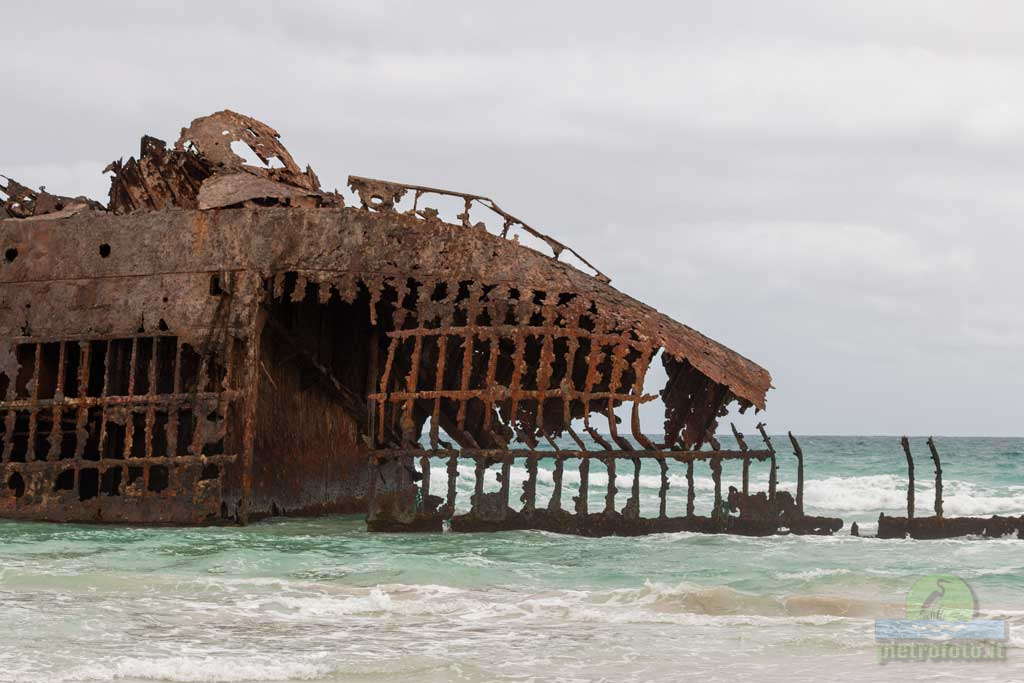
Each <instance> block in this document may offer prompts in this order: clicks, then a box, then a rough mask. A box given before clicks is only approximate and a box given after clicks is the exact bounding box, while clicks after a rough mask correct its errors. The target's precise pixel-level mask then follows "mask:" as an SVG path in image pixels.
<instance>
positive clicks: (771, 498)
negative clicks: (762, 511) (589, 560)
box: [757, 422, 779, 503]
mask: <svg viewBox="0 0 1024 683" xmlns="http://www.w3.org/2000/svg"><path fill="white" fill-rule="evenodd" d="M764 428H765V424H764V422H758V423H757V431H759V432H761V438H762V439H764V445H765V446H767V447H768V452H769V453H771V454H772V455H771V466H772V468H771V471H770V472H768V502H770V503H774V502H775V488H776V486H778V483H779V473H778V467H777V466H776V463H775V447H774V446H772V440H771V439H770V438H769V437H768V432H766V431H765V430H764Z"/></svg>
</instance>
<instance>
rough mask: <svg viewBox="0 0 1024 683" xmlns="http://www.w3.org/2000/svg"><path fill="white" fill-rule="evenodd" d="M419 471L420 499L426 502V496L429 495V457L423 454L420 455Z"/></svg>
mask: <svg viewBox="0 0 1024 683" xmlns="http://www.w3.org/2000/svg"><path fill="white" fill-rule="evenodd" d="M420 472H421V473H422V474H423V478H422V479H420V500H422V501H423V503H424V504H426V502H427V496H429V495H430V458H428V457H427V456H425V455H424V456H422V457H420Z"/></svg>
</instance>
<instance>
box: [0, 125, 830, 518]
mask: <svg viewBox="0 0 1024 683" xmlns="http://www.w3.org/2000/svg"><path fill="white" fill-rule="evenodd" d="M239 144H241V145H244V147H245V148H247V149H248V150H251V152H252V153H253V154H255V155H256V157H258V159H259V162H260V163H247V162H246V161H245V159H243V158H242V157H241V156H239V154H238V153H237V151H238V149H239V147H238V146H239ZM106 170H107V171H108V172H110V173H111V174H112V175H111V187H110V194H109V201H108V202H107V204H106V205H105V206H104V205H102V204H100V203H99V202H96V201H93V200H90V199H87V198H84V197H67V196H59V195H55V194H52V193H50V192H49V191H47V190H45V189H39V190H33V189H30V188H28V187H26V186H24V185H21V184H19V183H17V182H16V181H14V180H12V179H8V178H3V182H2V183H0V191H2V193H3V194H2V195H0V197H5V198H4V199H3V202H2V204H0V254H2V260H0V517H7V518H20V519H35V520H51V521H88V522H127V523H149V524H215V523H242V524H244V523H247V522H249V521H251V520H255V519H259V518H263V517H267V516H271V515H315V514H323V513H332V512H353V513H355V512H365V513H366V514H367V522H368V525H369V528H370V529H373V530H431V529H440V528H442V526H450V528H452V529H454V530H474V529H503V528H547V529H552V530H556V531H566V532H571V533H584V534H593V535H602V534H611V533H616V534H631V533H647V532H651V531H664V530H673V529H695V530H703V531H729V532H734V533H774V532H776V531H778V530H780V529H788V530H791V531H794V532H798V533H831V532H832V531H835V530H836V529H838V528H839V526H841V524H842V523H841V521H839V520H832V519H824V518H814V517H807V516H805V515H804V514H803V503H802V473H803V469H802V467H803V465H802V463H803V458H802V454H799V453H798V451H799V444H798V443H797V442H796V440H795V439H793V445H794V447H795V452H797V454H798V459H799V467H800V472H799V474H800V482H801V483H800V489H801V490H798V491H797V495H796V498H794V497H793V496H791V495H790V494H788V493H786V492H782V491H776V490H775V482H776V474H775V473H776V453H775V450H774V448H773V447H772V445H771V441H770V439H768V437H767V435H766V434H763V429H762V434H763V436H764V442H765V447H764V448H762V449H760V450H758V449H754V448H748V447H747V446H746V443H745V442H744V440H743V438H742V435H738V443H739V444H740V445H741V448H739V449H737V450H724V449H722V448H721V446H720V445H719V444H718V443H717V441H715V438H714V434H715V429H716V427H717V426H718V421H719V419H720V418H721V417H722V416H724V415H726V413H727V410H728V409H729V407H730V405H732V404H738V406H739V407H740V408H741V409H744V410H745V409H748V408H755V409H758V410H759V409H762V408H764V406H765V395H766V393H767V391H768V390H769V388H770V384H771V379H770V376H769V373H768V372H767V371H766V370H765V369H764V368H762V367H760V366H758V365H757V364H756V363H754V362H752V361H750V360H748V359H746V358H744V357H743V356H741V355H740V354H738V353H736V352H734V351H732V350H730V349H728V348H726V347H724V346H723V345H721V344H719V343H717V342H715V341H713V340H711V339H709V338H707V337H705V336H703V335H701V334H700V333H698V332H696V331H695V330H693V329H691V328H690V327H687V326H686V325H683V324H680V323H678V322H676V321H674V320H672V319H670V318H669V317H667V316H665V315H663V314H661V313H659V312H657V311H655V310H654V309H652V308H650V307H649V306H646V305H644V304H642V303H640V302H638V301H636V300H634V299H632V298H630V297H629V296H627V295H625V294H623V293H621V292H619V291H618V290H616V289H615V288H613V287H612V286H611V285H610V280H609V278H608V277H606V276H605V275H604V274H602V273H601V272H600V271H598V270H596V269H595V268H594V267H593V266H592V265H591V264H590V263H589V262H588V261H587V260H586V259H584V258H583V256H581V255H580V254H579V253H577V252H576V251H575V250H573V249H572V248H570V247H568V246H566V245H565V244H563V243H561V242H559V241H558V240H556V239H554V238H552V237H550V236H548V235H546V234H544V233H542V232H540V231H539V230H536V229H535V228H533V227H531V226H530V225H528V224H527V223H525V222H523V221H522V220H520V219H518V218H516V217H515V216H513V215H512V214H510V213H508V212H506V211H505V210H504V209H502V208H501V207H500V206H498V204H496V203H495V202H494V201H492V200H491V199H488V198H487V197H483V196H478V195H473V194H466V193H460V192H451V191H447V190H441V189H437V188H432V187H425V186H417V185H407V184H402V183H395V182H390V181H382V180H374V179H369V178H362V177H357V176H352V177H350V178H349V186H350V188H351V190H352V192H353V194H352V195H350V204H355V205H346V202H345V198H344V196H343V195H342V194H341V193H339V192H337V191H334V192H329V191H325V190H324V189H322V188H321V186H320V181H319V179H318V178H317V176H316V174H315V173H314V172H313V170H312V169H311V168H309V167H308V166H307V167H306V168H305V169H303V168H301V167H300V166H299V165H298V164H297V163H296V162H295V160H294V159H293V158H292V156H291V155H290V154H289V152H288V151H287V150H286V149H285V147H284V146H283V145H282V144H281V142H280V139H279V135H278V133H277V132H276V131H274V130H273V129H272V128H270V127H269V126H267V125H265V124H263V123H261V122H259V121H257V120H255V119H252V118H250V117H247V116H243V115H240V114H237V113H234V112H231V111H222V112H218V113H215V114H213V115H210V116H206V117H202V118H198V119H196V120H195V121H193V122H192V124H191V125H190V126H188V127H187V128H184V129H183V130H182V131H181V136H180V138H179V139H178V140H177V142H176V143H175V144H174V145H173V146H171V147H169V146H168V145H167V144H166V143H165V142H163V141H161V140H158V139H156V138H153V137H149V136H146V137H143V138H142V143H141V149H140V152H139V156H138V157H137V158H129V159H128V160H127V161H124V160H118V161H115V162H113V163H111V164H110V166H109V167H108V168H107V169H106ZM352 197H356V198H357V199H352ZM438 197H440V198H443V199H445V200H446V201H448V202H453V201H454V202H457V203H458V205H459V206H460V207H461V212H460V213H459V214H458V215H457V216H456V217H455V218H454V219H450V220H448V221H446V220H445V219H444V218H443V217H442V216H441V214H440V212H439V211H438V210H437V209H436V207H433V208H432V207H431V206H430V205H429V204H430V202H431V200H432V199H436V198H438ZM481 214H484V215H485V218H486V220H487V221H490V225H489V226H488V224H486V223H485V222H484V221H483V220H478V218H479V216H480V215H481ZM519 236H522V237H523V238H524V239H525V238H529V239H531V240H532V241H533V242H534V243H535V244H537V245H539V246H541V247H542V248H544V249H546V250H548V251H549V252H550V253H541V252H540V251H537V250H535V249H532V248H530V247H527V246H525V245H524V244H521V243H520V242H519ZM570 261H571V263H570ZM574 264H575V265H574ZM655 361H657V362H660V363H661V364H663V366H664V368H665V371H666V373H667V377H668V381H667V384H666V385H665V386H664V388H663V389H662V390H661V391H660V392H659V393H658V394H647V393H644V382H645V378H646V376H647V373H648V370H649V369H650V366H651V364H652V363H653V362H655ZM657 400H660V401H661V403H662V404H663V406H664V415H665V418H664V430H663V434H662V435H660V436H659V437H658V438H656V439H655V438H652V437H650V436H648V435H646V434H644V433H643V432H642V431H641V429H640V419H639V408H640V406H641V405H642V404H644V403H647V402H650V401H657ZM730 459H731V460H741V461H742V462H743V473H744V484H743V490H742V491H737V490H733V491H731V492H728V494H726V493H723V492H722V491H721V486H720V473H721V466H722V461H723V460H730ZM515 460H518V461H520V462H521V463H523V466H524V467H525V469H526V471H527V472H528V473H529V476H528V477H527V478H526V480H525V481H524V482H523V483H522V491H521V492H519V491H517V492H516V495H515V497H516V498H518V500H519V501H520V502H521V503H522V505H521V506H520V505H513V504H512V503H511V502H510V499H511V498H512V492H511V491H510V489H511V483H510V481H511V477H510V467H511V466H512V463H513V461H515ZM542 460H545V461H550V462H551V463H552V467H553V479H554V493H553V494H552V495H551V496H550V499H549V500H546V501H538V500H537V471H538V463H539V462H540V461H542ZM644 461H646V462H648V463H651V462H653V463H657V466H658V468H659V471H660V473H661V475H660V476H661V481H662V487H661V490H660V500H661V508H660V510H659V511H658V514H657V515H656V516H654V517H650V518H645V517H641V516H640V514H639V489H638V487H639V484H638V483H637V482H638V480H639V477H634V484H633V488H632V490H631V491H629V492H627V493H628V495H627V496H625V500H624V501H623V500H622V498H621V497H620V499H619V500H620V502H622V507H621V509H620V507H619V503H617V502H616V496H617V494H618V490H617V488H616V487H615V468H616V467H617V466H618V467H628V468H632V469H633V471H634V472H635V473H639V471H640V468H641V465H642V462H644ZM752 461H753V462H758V461H766V462H769V463H770V467H771V477H770V485H769V491H767V492H762V493H759V494H753V493H750V491H749V490H748V483H747V473H748V470H749V467H750V465H751V462H752ZM595 462H596V463H600V465H601V466H603V468H604V469H605V470H606V471H607V473H608V475H609V476H608V486H607V492H606V495H605V497H604V505H603V506H601V507H597V508H594V509H591V508H590V507H588V505H589V496H588V473H589V469H590V466H591V463H595ZM432 463H433V466H434V467H444V468H445V469H444V472H445V475H446V481H447V482H448V486H447V489H446V490H440V491H431V490H430V484H431V476H430V468H431V465H432ZM460 463H466V464H471V465H472V468H473V469H472V472H473V475H472V476H473V477H474V485H473V486H472V494H471V495H470V497H471V501H470V507H469V509H468V510H466V509H463V510H462V511H461V512H460V511H459V509H457V507H458V506H457V501H456V497H457V488H458V487H457V481H458V480H459V479H460V477H465V476H466V475H465V473H460V471H459V464H460ZM695 463H698V464H702V465H703V466H707V467H710V471H711V473H712V475H713V476H714V477H715V483H716V485H715V501H714V505H713V508H712V510H713V512H712V514H711V515H709V516H706V517H699V516H697V515H695V514H694V505H693V502H694V487H693V483H692V482H693V468H694V464H695ZM567 465H569V466H572V467H575V468H577V469H578V472H579V485H578V492H577V493H578V495H576V496H575V497H574V498H573V500H572V501H571V502H570V501H568V500H566V501H565V504H564V505H563V501H562V497H563V496H562V477H563V472H564V469H565V467H566V466H567ZM670 465H672V466H681V467H685V468H686V473H687V479H688V482H689V491H688V495H687V506H686V510H685V514H680V515H675V516H673V515H670V514H669V513H668V511H667V509H666V493H667V491H668V488H669V480H668V475H667V472H668V468H669V466H670ZM492 468H493V470H494V471H497V473H498V479H497V480H498V481H499V482H500V487H499V489H498V490H496V491H486V490H485V487H484V480H485V473H486V472H487V471H488V470H491V469H492ZM438 494H440V495H438ZM566 497H567V498H568V496H566ZM730 509H731V510H732V511H733V512H735V511H737V510H738V511H739V515H738V516H731V515H729V514H728V510H730Z"/></svg>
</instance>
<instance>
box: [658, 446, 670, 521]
mask: <svg viewBox="0 0 1024 683" xmlns="http://www.w3.org/2000/svg"><path fill="white" fill-rule="evenodd" d="M658 467H660V468H661V488H659V489H658V500H659V503H658V517H660V518H662V519H664V518H666V517H668V463H666V462H665V458H658Z"/></svg>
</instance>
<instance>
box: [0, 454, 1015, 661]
mask: <svg viewBox="0 0 1024 683" xmlns="http://www.w3.org/2000/svg"><path fill="white" fill-rule="evenodd" d="M938 442H939V447H940V450H941V452H942V454H943V469H944V475H945V476H944V480H945V493H946V495H945V512H946V514H947V515H959V514H983V513H984V514H990V513H1000V514H1022V513H1024V486H1022V485H1021V484H1024V477H1022V474H1024V466H1022V463H1024V439H940V440H939V441H938ZM801 443H802V445H803V447H804V451H805V453H806V454H807V482H806V484H805V486H806V506H807V511H808V512H809V513H815V514H830V515H835V516H840V517H843V518H844V519H845V520H846V522H847V527H848V525H849V523H850V522H851V521H854V520H856V521H858V522H859V523H860V526H861V529H862V533H870V532H871V531H872V530H873V527H874V524H873V523H874V520H876V519H877V516H878V512H879V511H882V510H884V511H886V512H889V513H892V514H899V513H900V512H901V510H902V509H903V507H904V505H905V479H904V467H905V461H904V460H903V456H902V453H901V452H900V451H899V447H898V442H897V441H896V440H895V439H893V438H889V437H887V438H868V437H829V438H825V437H817V438H812V437H808V438H805V439H803V440H802V441H801ZM776 444H777V445H780V451H781V450H783V449H782V448H781V444H783V441H781V440H780V439H778V438H776ZM914 451H915V453H916V454H918V460H917V473H918V479H919V484H920V486H919V488H918V491H917V502H918V505H919V514H922V515H923V514H928V511H927V507H928V506H929V505H930V503H931V500H932V495H933V492H932V490H931V487H930V462H929V461H928V460H927V459H926V453H927V450H926V448H925V447H924V444H923V442H915V443H914ZM786 452H787V453H788V451H786ZM787 457H788V456H783V457H781V459H780V464H781V476H780V479H781V482H782V483H781V486H782V487H783V488H789V489H792V488H793V486H792V484H791V479H793V471H792V469H793V468H792V462H791V460H792V459H791V458H789V459H788V460H787ZM676 467H677V468H678V466H676ZM434 469H435V471H434V476H435V477H436V482H437V486H438V487H439V486H440V485H441V482H442V481H443V480H442V478H441V477H442V476H443V475H442V472H440V471H439V470H440V469H441V468H434ZM630 470H631V468H630ZM699 470H700V468H698V477H697V480H696V484H697V495H698V502H699V503H700V504H702V505H704V506H705V507H710V506H709V504H708V503H709V501H708V499H709V498H710V496H711V479H710V477H709V476H700V475H699ZM672 471H673V473H674V477H673V480H672V483H673V488H672V489H671V490H670V495H671V496H672V499H671V501H670V504H669V508H670V512H671V513H676V514H678V513H679V512H680V511H681V509H683V508H684V507H685V496H686V491H685V483H684V479H683V477H682V472H681V471H678V470H677V469H673V470H672ZM739 471H740V470H739V466H738V464H736V463H731V464H727V465H726V466H725V468H724V473H723V476H724V478H725V482H726V485H728V484H729V483H737V482H738V479H739ZM466 472H467V476H466V477H464V479H465V480H466V481H464V482H461V481H460V488H461V490H468V487H469V486H470V485H471V482H470V481H469V476H468V473H469V471H468V470H467V471H466ZM572 474H573V473H572V472H571V471H567V473H566V479H565V481H566V484H567V485H568V484H569V483H570V482H571V481H578V478H577V479H575V480H573V476H572ZM704 474H708V473H707V472H705V473H704ZM513 475H514V477H513V479H514V482H515V481H518V480H519V479H521V478H522V477H523V476H525V472H522V471H518V470H517V471H514V473H513ZM602 475H603V471H602V469H601V467H600V466H597V465H595V466H594V467H592V476H591V491H592V494H591V495H592V503H593V505H594V506H595V507H596V506H597V505H598V504H599V502H598V501H599V500H603V495H604V491H603V487H602V486H601V476H602ZM754 475H755V476H754V479H753V481H754V482H756V483H757V486H763V482H764V480H765V479H766V472H765V466H764V465H760V466H759V465H754ZM546 479H547V478H546V477H545V476H544V473H543V472H542V476H541V484H542V488H541V496H543V495H544V493H545V491H546V490H545V489H544V488H543V484H544V482H545V480H546ZM631 481H632V473H631V471H630V472H620V474H619V476H618V478H617V485H618V487H619V489H620V492H621V493H620V496H619V499H620V504H624V503H625V498H626V495H627V494H626V491H628V487H629V485H630V484H631ZM658 483H659V482H658V477H657V472H656V470H653V469H652V470H651V471H647V470H646V469H645V471H644V472H643V473H642V475H641V485H642V487H643V488H642V493H643V496H644V501H643V506H642V507H643V509H644V511H645V512H647V513H648V514H649V513H650V512H651V511H656V510H657V495H656V494H657V486H658ZM925 484H928V485H927V486H925ZM491 485H492V486H496V483H495V482H493V481H492V482H491ZM595 489H596V490H595ZM435 490H437V488H436V487H435ZM571 495H573V494H572V493H571V492H568V491H567V492H566V497H564V498H563V500H569V496H571ZM699 509H700V508H699ZM934 573H946V574H955V575H957V576H960V577H963V578H964V579H966V580H967V581H968V582H969V583H970V584H971V586H972V588H973V590H974V592H975V594H976V595H977V597H978V601H979V605H980V611H981V615H980V616H981V617H983V618H990V619H1007V620H1008V621H1009V622H1010V627H1009V630H1010V642H1011V646H1010V650H1009V654H1008V658H1007V661H1006V662H1005V663H1000V664H966V663H943V664H921V663H907V664H888V665H885V666H884V667H882V666H881V665H879V664H878V663H877V654H876V650H875V643H874V619H875V618H876V617H896V618H899V617H901V616H902V615H903V613H904V600H905V596H906V593H907V590H908V589H909V588H910V586H911V584H912V583H913V582H914V580H915V579H917V578H918V577H920V576H922V575H926V574H934ZM0 613H2V614H3V618H2V619H0V681H36V680H56V681H62V680H127V681H135V680H172V681H247V680H261V681H273V680H296V679H298V680H322V681H341V680H345V681H348V680H409V681H412V680H415V681H435V680H437V681H440V680H453V679H454V680H470V681H476V680H480V681H484V680H496V679H497V680H501V679H509V680H552V679H559V680H600V679H605V680H614V681H619V680H626V681H647V680H652V679H662V680H681V679H689V678H691V677H695V676H700V677H702V678H703V679H705V680H711V681H715V680H742V679H746V678H748V677H750V676H755V675H756V676H757V677H758V678H759V679H760V680H781V679H783V678H787V679H789V680H794V679H801V678H807V679H810V678H814V679H816V680H817V679H820V678H821V677H822V675H831V676H834V677H836V678H837V679H839V680H878V679H882V678H885V679H888V678H903V679H910V680H940V679H950V680H951V679H954V678H960V677H963V676H967V675H969V676H970V677H971V678H973V679H976V680H1007V679H1014V678H1016V679H1021V678H1024V649H1022V648H1021V645H1024V544H1022V542H1021V541H1019V540H1017V539H1016V538H1013V539H1009V538H1008V539H999V540H991V539H990V540H982V539H964V540H946V541H917V542H915V541H909V540H908V541H882V540H878V539H872V538H853V537H850V536H849V535H848V531H847V528H844V529H843V531H842V532H840V535H838V536H835V537H830V538H815V537H788V536H780V537H772V538H764V539H752V538H739V537H729V536H705V535H700V534H689V533H679V534H663V535H654V536H648V537H643V538H606V539H586V538H577V537H570V536H559V535H555V534H549V533H545V532H535V531H529V532H508V533H500V534H450V533H448V534H425V535H413V534H394V535H386V534H369V533H367V532H366V531H365V527H364V524H363V521H362V519H361V518H359V517H329V518H322V519H310V520H294V519H289V520H269V521H266V522H262V523H259V524H255V525H252V526H250V527H246V528H237V527H229V528H209V529H143V528H133V527H100V526H78V525H50V524H37V523H22V522H0Z"/></svg>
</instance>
